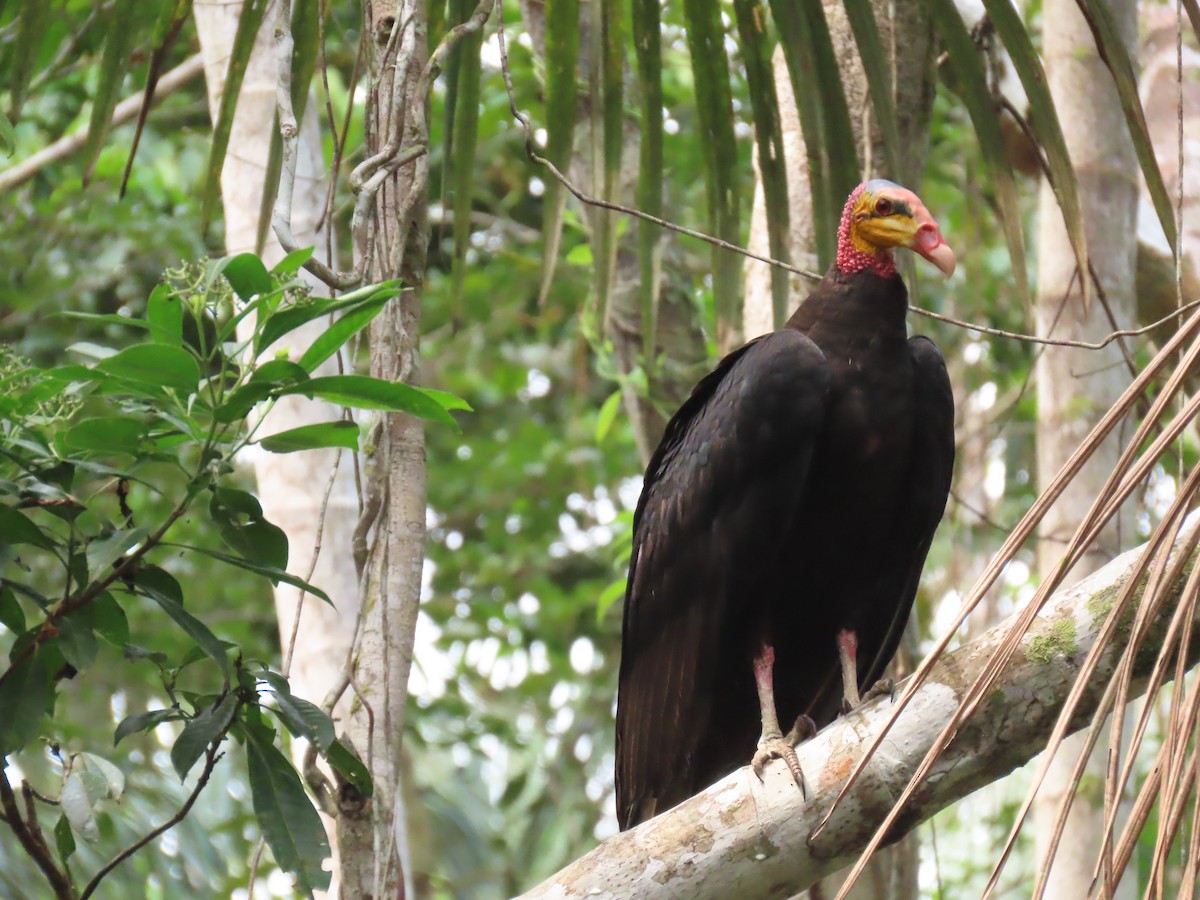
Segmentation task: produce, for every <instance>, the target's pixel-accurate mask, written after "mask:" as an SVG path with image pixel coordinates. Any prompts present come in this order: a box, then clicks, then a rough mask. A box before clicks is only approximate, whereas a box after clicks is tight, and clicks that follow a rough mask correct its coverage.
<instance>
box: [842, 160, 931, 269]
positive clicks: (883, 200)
mask: <svg viewBox="0 0 1200 900" xmlns="http://www.w3.org/2000/svg"><path fill="white" fill-rule="evenodd" d="M842 225H843V228H844V229H845V230H844V232H842V233H839V235H838V237H839V247H838V261H839V265H841V264H842V263H843V261H844V262H845V263H847V265H841V267H842V269H843V271H849V270H850V269H852V268H860V267H862V266H861V265H860V264H856V263H857V261H858V260H859V259H861V258H863V257H868V258H871V259H873V260H879V259H880V258H881V257H883V258H890V255H891V254H890V251H891V250H892V248H894V247H906V248H908V249H909V250H912V251H913V252H915V253H918V254H920V255H921V256H923V257H925V259H927V260H929V261H930V262H931V263H933V264H934V265H935V266H937V267H938V269H940V270H941V271H942V273H943V274H944V275H945V276H946V277H947V278H948V277H950V275H952V274H953V273H954V251H953V250H951V249H950V246H949V245H948V244H947V243H946V242H945V241H943V240H942V232H941V229H939V228H938V224H937V222H935V221H934V219H933V216H931V215H930V214H929V210H927V209H926V208H925V204H924V203H922V202H921V199H920V198H919V197H918V196H917V195H916V194H914V193H913V192H912V191H910V190H908V189H907V188H903V187H900V185H898V184H893V183H892V182H890V181H884V180H883V179H875V180H873V181H868V182H867V183H866V184H864V185H862V186H861V187H860V188H859V190H857V191H855V192H854V194H851V195H850V202H848V203H847V208H846V210H845V211H844V212H843V218H842ZM846 244H848V245H849V246H845V245H846ZM874 267H875V266H872V268H874Z"/></svg>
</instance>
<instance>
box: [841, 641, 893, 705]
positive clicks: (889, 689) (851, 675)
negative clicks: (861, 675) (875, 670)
mask: <svg viewBox="0 0 1200 900" xmlns="http://www.w3.org/2000/svg"><path fill="white" fill-rule="evenodd" d="M837 645H838V659H840V660H841V661H842V696H843V697H845V700H844V701H843V702H842V711H843V712H844V713H847V712H850V711H851V710H854V709H858V708H859V707H860V706H862V705H863V704H864V703H866V702H867V701H868V700H874V699H875V698H876V697H893V696H895V694H896V682H894V681H892V679H890V678H880V679H879V680H878V681H877V682H875V683H874V684H873V685H871V687H870V688H868V689H867V692H866V693H865V694H861V695H860V694H859V692H858V635H857V634H855V633H854V632H853V631H850V630H848V629H845V628H843V629H842V630H841V631H839V632H838V637H837Z"/></svg>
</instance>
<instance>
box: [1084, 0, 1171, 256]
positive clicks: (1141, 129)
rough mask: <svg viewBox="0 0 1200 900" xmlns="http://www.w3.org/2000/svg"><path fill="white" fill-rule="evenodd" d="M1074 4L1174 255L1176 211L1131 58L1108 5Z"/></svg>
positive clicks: (1092, 0) (1094, 0)
mask: <svg viewBox="0 0 1200 900" xmlns="http://www.w3.org/2000/svg"><path fill="white" fill-rule="evenodd" d="M1077 5H1078V7H1079V11H1080V12H1081V13H1083V17H1084V19H1086V20H1087V24H1088V27H1089V28H1090V29H1091V30H1092V37H1093V38H1094V39H1095V41H1096V48H1097V50H1098V51H1099V52H1100V58H1101V59H1102V60H1103V61H1104V64H1105V65H1106V66H1108V70H1109V71H1110V72H1111V73H1112V77H1113V84H1115V85H1116V88H1117V96H1118V97H1120V100H1121V109H1122V111H1123V112H1124V113H1125V123H1126V124H1127V125H1128V126H1129V136H1130V137H1131V138H1132V139H1133V149H1134V151H1135V152H1136V153H1137V158H1138V162H1139V163H1140V164H1141V167H1142V177H1143V178H1144V179H1145V181H1146V189H1147V190H1148V191H1149V192H1150V199H1151V201H1152V202H1153V203H1154V209H1155V211H1156V212H1157V213H1158V221H1159V222H1160V223H1162V228H1163V234H1165V235H1166V236H1167V243H1168V244H1169V245H1170V247H1171V253H1172V255H1174V253H1175V248H1176V240H1177V235H1176V232H1175V211H1174V208H1173V207H1172V205H1171V198H1170V197H1169V196H1168V195H1167V187H1166V185H1165V184H1164V183H1163V179H1162V172H1161V171H1159V168H1158V161H1157V159H1155V156H1154V143H1153V142H1152V141H1151V140H1150V132H1149V130H1148V129H1147V127H1146V113H1145V111H1144V110H1143V109H1142V101H1141V99H1140V98H1139V97H1138V86H1137V73H1136V69H1135V68H1134V64H1133V60H1132V59H1131V58H1130V55H1129V53H1128V51H1127V50H1126V49H1125V42H1124V41H1123V40H1122V38H1121V33H1120V31H1119V30H1118V29H1117V23H1116V20H1114V19H1113V15H1112V11H1111V10H1110V9H1109V8H1108V6H1107V5H1105V4H1104V3H1102V2H1099V0H1079V2H1078V3H1077Z"/></svg>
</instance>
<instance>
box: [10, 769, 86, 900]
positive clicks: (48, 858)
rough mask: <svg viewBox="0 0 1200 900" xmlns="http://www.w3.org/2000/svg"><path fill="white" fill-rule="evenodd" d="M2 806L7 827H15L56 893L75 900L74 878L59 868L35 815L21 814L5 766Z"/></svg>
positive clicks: (30, 855)
mask: <svg viewBox="0 0 1200 900" xmlns="http://www.w3.org/2000/svg"><path fill="white" fill-rule="evenodd" d="M0 808H2V809H3V810H4V821H5V822H6V823H8V827H9V828H11V829H12V830H13V834H15V835H16V836H17V840H18V841H20V842H21V846H22V847H24V848H25V852H26V853H28V854H29V857H30V859H32V860H33V861H34V862H35V863H37V867H38V868H39V869H41V870H42V874H43V875H45V876H46V880H47V881H48V882H50V887H51V888H53V890H54V896H55V897H61V898H66V900H72V898H73V897H74V896H75V889H74V888H73V887H72V886H71V880H70V879H69V878H68V877H67V875H66V873H65V872H63V871H62V870H61V869H60V868H59V867H58V864H57V863H56V862H55V861H54V856H53V855H52V854H51V852H50V848H49V847H48V846H46V840H45V838H44V837H43V836H42V833H41V829H40V828H38V825H37V817H36V814H35V815H34V817H33V819H32V821H29V822H26V821H25V819H23V818H22V817H21V810H20V807H18V806H17V797H16V794H14V793H13V789H12V785H11V784H9V781H8V776H7V775H6V774H5V773H4V768H3V766H0Z"/></svg>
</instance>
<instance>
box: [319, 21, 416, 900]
mask: <svg viewBox="0 0 1200 900" xmlns="http://www.w3.org/2000/svg"><path fill="white" fill-rule="evenodd" d="M366 8H367V9H369V10H370V20H369V21H364V23H363V27H364V29H365V30H366V32H367V34H368V36H369V42H368V43H369V51H368V52H369V61H370V67H371V76H372V82H371V83H372V85H373V89H372V90H371V93H370V94H369V96H368V103H367V121H366V141H367V153H368V155H369V156H373V155H375V154H378V153H380V152H381V151H382V150H384V149H385V148H386V147H392V146H394V147H395V148H397V149H398V150H399V151H400V152H403V151H404V150H405V149H407V148H411V147H414V146H417V145H422V146H427V145H428V140H429V132H428V119H429V110H428V96H427V94H426V91H425V87H426V82H425V77H424V69H425V65H426V62H427V60H428V50H427V41H428V21H427V18H426V4H425V3H424V2H421V0H377V2H375V3H373V4H371V5H370V6H368V7H366ZM393 31H395V32H396V34H395V35H394V40H389V39H390V38H392V37H393ZM397 78H399V79H402V81H401V82H400V83H399V84H396V83H395V79H397ZM393 160H394V157H393ZM384 165H385V166H386V165H392V168H391V169H390V174H389V175H388V176H387V177H386V179H385V180H384V181H383V184H382V186H381V188H380V190H379V193H378V194H377V195H376V197H375V208H374V215H373V219H372V228H373V235H374V237H373V240H371V241H368V242H366V245H365V246H368V247H370V252H371V256H370V257H369V258H368V260H367V269H366V271H367V276H366V277H367V278H368V279H369V280H372V281H378V280H381V279H385V278H401V279H403V281H404V283H405V286H406V288H407V290H406V291H405V293H403V294H401V295H400V297H398V298H397V299H396V300H393V301H392V302H391V303H389V304H388V306H387V307H386V308H385V310H384V311H383V313H382V314H380V315H379V317H378V318H376V320H375V321H374V322H373V323H372V325H371V332H370V334H371V374H372V375H374V376H375V377H377V378H383V379H386V380H388V381H403V382H406V383H410V384H415V383H416V382H417V381H418V379H419V376H420V370H419V361H418V339H419V328H420V311H421V296H422V291H421V288H422V285H423V284H424V281H425V255H426V248H427V246H428V243H429V224H428V215H427V212H428V161H427V157H426V156H425V155H424V154H422V155H419V156H418V157H417V158H416V159H415V160H414V161H412V162H410V163H408V164H405V165H395V164H394V163H385V164H384ZM359 239H360V236H358V235H356V242H358V241H359ZM365 457H366V464H365V469H366V475H367V482H366V485H367V486H366V491H365V498H364V503H365V506H366V510H364V513H363V516H364V519H363V523H362V527H363V528H366V527H370V530H371V535H370V544H369V555H368V557H367V559H366V561H365V562H366V565H365V572H364V579H365V582H366V584H365V593H364V596H363V615H362V619H361V622H360V623H359V627H360V633H359V639H358V643H357V645H356V649H355V653H354V667H353V674H352V686H353V688H354V699H353V701H352V702H351V705H350V716H349V720H348V722H347V723H346V736H347V737H348V738H349V740H350V742H351V743H352V744H353V745H354V747H355V748H356V749H357V750H358V753H359V755H360V756H361V757H362V758H363V759H364V760H366V761H368V764H369V766H370V768H371V775H372V778H373V779H374V786H375V794H374V797H373V798H372V799H371V800H370V801H369V802H355V803H342V804H340V807H339V816H338V843H339V844H340V845H341V846H342V847H343V848H350V847H354V848H356V849H361V852H356V853H354V855H353V857H352V858H351V857H350V856H349V855H347V854H345V853H344V855H343V864H342V872H341V875H342V896H343V897H353V898H360V897H362V898H383V897H389V898H390V897H405V896H408V897H411V896H412V879H411V872H409V871H407V870H406V868H405V866H404V865H403V856H404V854H405V852H406V851H405V845H406V841H407V832H406V827H405V819H404V813H403V802H402V794H401V789H400V773H401V759H400V745H401V735H402V734H403V730H404V712H405V706H406V699H407V696H408V676H409V671H410V669H411V667H412V655H413V635H414V633H415V631H416V625H417V609H418V607H419V605H420V600H421V570H422V567H423V564H424V560H425V430H424V427H423V425H422V422H421V420H420V419H416V418H414V417H412V416H408V415H403V414H396V413H388V414H385V415H383V416H382V417H381V418H380V419H379V421H378V427H376V428H375V429H374V430H373V432H372V438H371V441H370V446H369V447H368V449H367V451H366V453H365ZM357 549H358V548H356V552H357Z"/></svg>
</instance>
